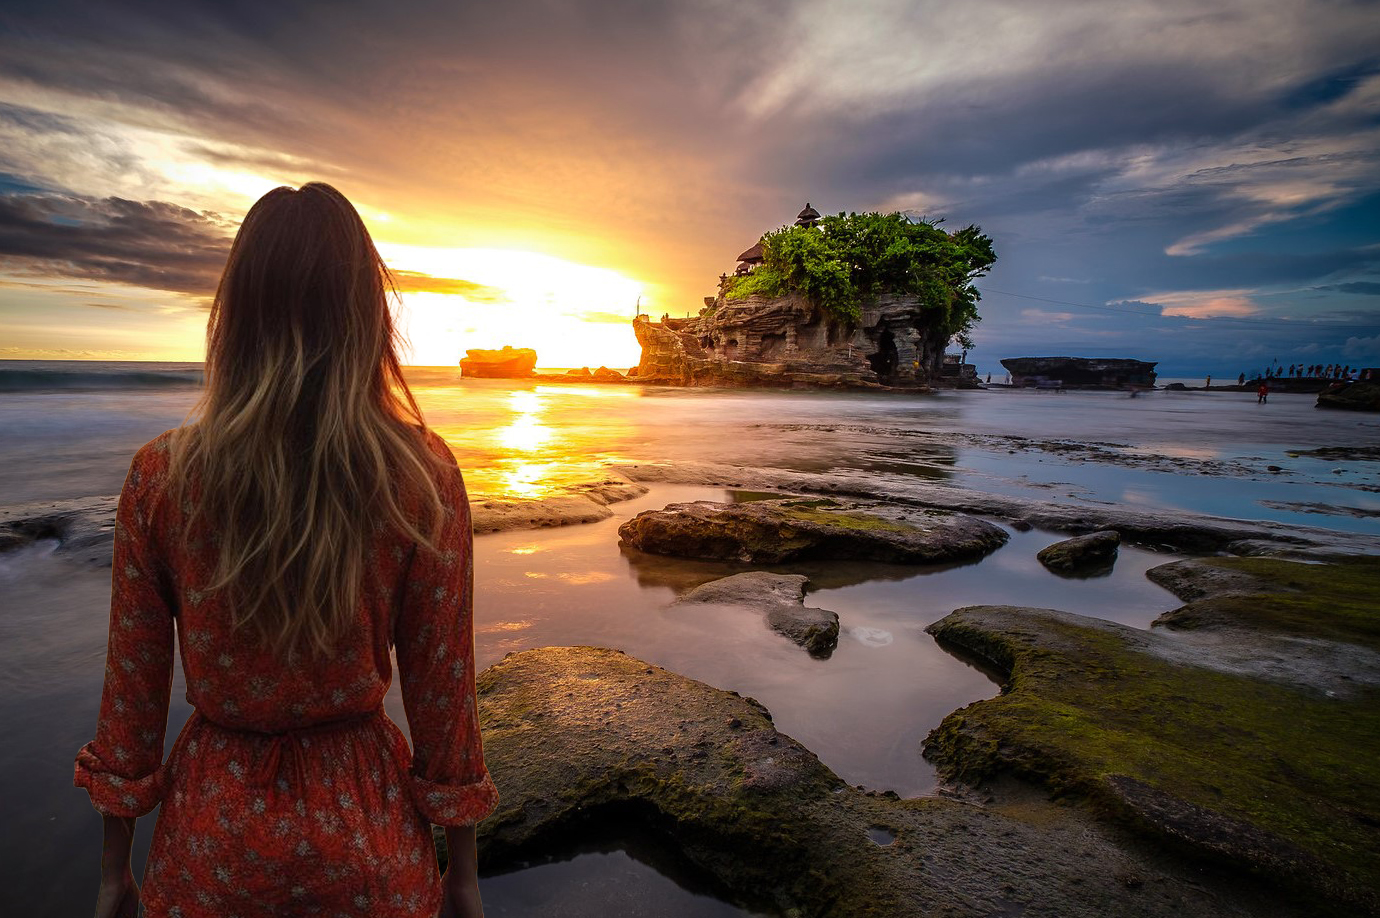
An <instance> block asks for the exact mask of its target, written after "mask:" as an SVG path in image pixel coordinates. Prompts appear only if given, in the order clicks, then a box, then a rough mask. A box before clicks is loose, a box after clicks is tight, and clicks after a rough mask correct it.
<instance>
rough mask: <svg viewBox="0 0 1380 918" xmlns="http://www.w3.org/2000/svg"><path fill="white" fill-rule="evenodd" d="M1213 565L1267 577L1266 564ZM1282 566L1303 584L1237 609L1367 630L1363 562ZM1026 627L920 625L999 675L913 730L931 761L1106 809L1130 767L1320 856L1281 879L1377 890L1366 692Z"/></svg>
mask: <svg viewBox="0 0 1380 918" xmlns="http://www.w3.org/2000/svg"><path fill="white" fill-rule="evenodd" d="M1214 563H1216V562H1214ZM1222 563H1223V566H1226V567H1234V568H1238V569H1242V570H1249V571H1250V572H1251V573H1255V574H1260V575H1262V576H1270V577H1278V576H1279V575H1280V573H1281V571H1280V569H1279V568H1278V567H1277V565H1279V564H1280V563H1281V562H1269V561H1261V560H1253V559H1232V560H1231V561H1229V562H1228V561H1224V562H1222ZM1287 573H1288V574H1289V575H1290V576H1291V578H1292V579H1291V581H1290V582H1291V583H1292V584H1293V585H1295V586H1296V587H1297V588H1299V589H1302V590H1305V592H1303V593H1299V594H1263V595H1260V596H1256V597H1251V598H1250V599H1249V600H1248V601H1243V602H1244V603H1245V606H1246V607H1247V608H1249V610H1250V618H1249V621H1253V622H1256V623H1259V624H1265V625H1266V626H1267V627H1270V628H1272V629H1276V630H1281V631H1301V632H1303V633H1306V634H1310V635H1319V636H1322V635H1327V636H1330V637H1333V638H1335V639H1341V638H1340V636H1343V635H1346V636H1350V637H1352V638H1353V639H1355V640H1356V641H1357V642H1358V643H1361V642H1362V641H1365V642H1367V643H1369V642H1371V641H1373V640H1374V634H1375V631H1374V629H1375V627H1376V622H1375V619H1376V618H1377V616H1378V615H1380V613H1378V612H1377V610H1376V605H1375V601H1374V599H1373V597H1375V596H1377V595H1380V564H1377V563H1376V559H1363V560H1359V561H1350V562H1347V563H1345V564H1338V565H1327V566H1310V565H1290V566H1289V568H1288V569H1287ZM1367 597H1371V598H1370V599H1369V603H1368V607H1367ZM1224 601H1225V600H1221V599H1219V600H1208V601H1205V602H1204V603H1203V604H1202V605H1211V604H1216V605H1220V604H1222V603H1223V602H1224ZM1196 605H1199V604H1190V606H1189V607H1187V608H1188V609H1190V610H1192V609H1193V608H1194V607H1195V606H1196ZM1032 614H1035V613H1032ZM1038 629H1039V632H1040V634H1041V636H1040V638H1039V639H1038V642H1036V641H1032V640H1029V639H1026V638H1022V637H1016V636H1009V635H1007V634H1006V633H1004V632H1003V631H999V630H995V629H993V630H989V629H986V628H984V627H981V626H980V625H977V624H974V623H972V622H970V621H964V620H962V619H961V618H959V619H955V620H954V621H952V622H949V621H948V620H946V621H945V622H941V623H939V625H938V626H936V628H935V632H936V634H937V636H938V637H939V638H940V639H941V640H945V641H952V642H954V643H956V644H958V645H959V646H961V647H963V648H965V649H966V650H968V651H970V652H974V653H977V654H979V655H981V656H983V657H985V658H987V659H988V660H990V661H991V662H993V663H994V664H996V665H997V666H999V667H1000V668H1001V669H1002V670H1003V671H1006V672H1009V673H1010V678H1009V681H1008V683H1007V685H1006V686H1005V688H1004V692H1003V694H1002V695H1001V696H999V697H997V698H995V699H991V700H989V701H983V702H979V703H977V704H975V705H971V706H969V707H967V708H965V709H963V710H962V711H958V712H955V713H954V714H951V715H950V716H949V717H948V718H946V719H945V720H944V722H943V723H942V724H941V725H940V727H939V728H937V729H936V730H935V731H934V732H932V733H931V734H930V736H929V737H928V738H927V740H926V750H925V751H926V755H927V756H928V757H930V758H931V759H933V760H935V761H936V762H937V763H938V764H939V765H940V766H941V768H942V769H943V770H944V771H945V772H946V773H948V774H950V775H953V776H955V777H958V778H961V779H963V780H968V781H975V780H979V779H983V778H986V777H989V776H992V775H994V774H997V773H1000V772H1014V773H1017V774H1020V775H1023V776H1025V777H1029V778H1034V779H1036V780H1039V781H1042V782H1044V783H1046V784H1047V785H1048V786H1050V787H1051V788H1052V789H1054V790H1055V791H1058V792H1064V793H1071V794H1076V795H1080V796H1085V797H1087V798H1090V799H1092V800H1094V801H1095V802H1099V803H1101V804H1104V805H1107V806H1109V807H1112V808H1113V809H1114V810H1118V811H1119V808H1120V803H1119V801H1118V798H1117V797H1116V795H1115V794H1114V793H1112V791H1111V790H1110V788H1109V786H1108V784H1107V781H1106V779H1107V778H1109V777H1112V776H1127V777H1130V778H1134V779H1136V780H1138V781H1140V782H1143V783H1144V784H1145V785H1148V786H1149V787H1150V788H1152V789H1154V790H1155V791H1158V792H1162V793H1163V794H1166V795H1169V796H1172V797H1174V798H1177V799H1178V800H1181V801H1186V802H1187V803H1189V804H1192V805H1194V806H1196V807H1200V808H1202V809H1203V810H1206V811H1209V812H1210V813H1215V814H1220V815H1222V816H1225V817H1228V818H1229V819H1233V820H1240V821H1243V822H1246V823H1249V824H1251V825H1253V826H1256V827H1258V828H1260V829H1263V830H1264V831H1265V832H1267V833H1270V834H1271V835H1273V836H1275V837H1277V838H1278V839H1282V840H1283V841H1284V842H1285V843H1286V845H1290V846H1294V847H1296V848H1297V849H1298V850H1300V851H1302V852H1304V854H1305V856H1311V857H1313V858H1316V859H1318V860H1319V861H1321V862H1322V864H1323V865H1325V867H1326V869H1325V870H1320V871H1317V873H1318V875H1317V876H1293V877H1291V879H1292V880H1293V881H1294V882H1296V883H1302V884H1303V885H1305V886H1310V887H1313V888H1315V889H1321V890H1322V891H1325V892H1327V893H1329V894H1334V895H1337V896H1338V897H1340V898H1341V899H1343V900H1345V901H1349V902H1374V901H1377V898H1376V897H1377V891H1380V831H1377V829H1378V828H1380V755H1377V753H1380V692H1377V691H1375V690H1368V691H1363V692H1360V693H1358V695H1357V696H1356V697H1353V698H1350V699H1345V700H1343V699H1338V698H1327V697H1323V696H1322V695H1320V694H1318V693H1315V692H1310V691H1306V690H1304V689H1297V688H1293V687H1289V686H1285V685H1280V684H1276V683H1270V682H1265V681H1263V680H1260V679H1255V678H1250V677H1247V676H1239V675H1232V674H1227V673H1222V672H1217V671H1213V670H1208V669H1203V668H1198V667H1192V666H1183V665H1176V664H1173V663H1169V662H1166V661H1164V660H1162V659H1160V658H1158V657H1153V656H1150V655H1148V654H1145V653H1142V652H1139V651H1135V650H1131V649H1129V647H1128V646H1127V644H1126V642H1125V640H1124V638H1123V637H1122V636H1121V634H1119V633H1118V631H1117V630H1116V629H1112V628H1102V627H1097V626H1093V625H1088V626H1081V625H1076V624H1072V623H1069V622H1067V621H1063V620H1052V619H1047V618H1042V619H1040V622H1039V625H1038ZM1022 630H1023V629H1022ZM1011 631H1012V634H1013V635H1014V634H1016V633H1017V629H1014V628H1013V629H1011ZM1255 866H1257V867H1261V866H1262V865H1260V864H1256V865H1255Z"/></svg>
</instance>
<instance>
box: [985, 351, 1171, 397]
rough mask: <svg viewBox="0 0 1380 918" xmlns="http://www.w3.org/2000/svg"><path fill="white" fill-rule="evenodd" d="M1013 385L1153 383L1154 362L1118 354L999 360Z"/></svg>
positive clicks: (1070, 386)
mask: <svg viewBox="0 0 1380 918" xmlns="http://www.w3.org/2000/svg"><path fill="white" fill-rule="evenodd" d="M1001 365H1002V366H1004V367H1006V369H1007V370H1009V371H1010V372H1011V383H1012V385H1015V386H1035V387H1041V388H1044V387H1054V386H1059V387H1062V388H1065V389H1123V388H1126V387H1127V386H1153V385H1154V384H1155V363H1154V362H1147V361H1144V360H1131V359H1129V358H1120V357H1107V358H1095V357H1008V358H1007V359H1005V360H1003V361H1002V362H1001Z"/></svg>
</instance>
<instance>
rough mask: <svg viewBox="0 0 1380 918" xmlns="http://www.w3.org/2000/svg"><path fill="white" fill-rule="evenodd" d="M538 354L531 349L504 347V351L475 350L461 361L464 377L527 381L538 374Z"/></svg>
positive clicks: (466, 354) (470, 351) (461, 371)
mask: <svg viewBox="0 0 1380 918" xmlns="http://www.w3.org/2000/svg"><path fill="white" fill-rule="evenodd" d="M536 370H537V352H536V351H534V350H532V349H531V348H530V347H511V346H509V345H504V347H503V349H502V350H484V349H481V348H475V349H473V350H468V351H465V356H464V357H462V358H461V359H460V374H461V375H462V376H477V377H479V378H481V379H526V378H527V377H529V376H531V375H533V374H534V373H536Z"/></svg>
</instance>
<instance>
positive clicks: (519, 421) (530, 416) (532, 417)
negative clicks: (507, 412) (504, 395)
mask: <svg viewBox="0 0 1380 918" xmlns="http://www.w3.org/2000/svg"><path fill="white" fill-rule="evenodd" d="M508 402H509V403H510V404H511V405H512V408H513V421H512V423H511V424H509V425H508V426H507V427H504V428H502V429H501V430H499V432H498V442H499V443H500V444H502V445H503V446H505V447H507V448H508V449H512V450H519V451H525V452H531V451H533V450H536V449H539V448H540V447H541V446H542V444H544V443H546V441H548V440H550V439H551V428H550V427H547V426H546V425H545V424H543V423H542V422H541V418H540V415H541V410H542V404H541V397H540V396H539V395H538V394H537V393H536V392H514V393H513V394H512V395H510V396H508Z"/></svg>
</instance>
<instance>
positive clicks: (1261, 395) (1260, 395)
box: [1255, 382, 1270, 405]
mask: <svg viewBox="0 0 1380 918" xmlns="http://www.w3.org/2000/svg"><path fill="white" fill-rule="evenodd" d="M1269 400H1270V386H1269V384H1268V383H1265V382H1261V384H1260V388H1259V389H1256V390H1255V403H1256V404H1257V405H1263V404H1265V403H1266V402H1268V401H1269Z"/></svg>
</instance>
